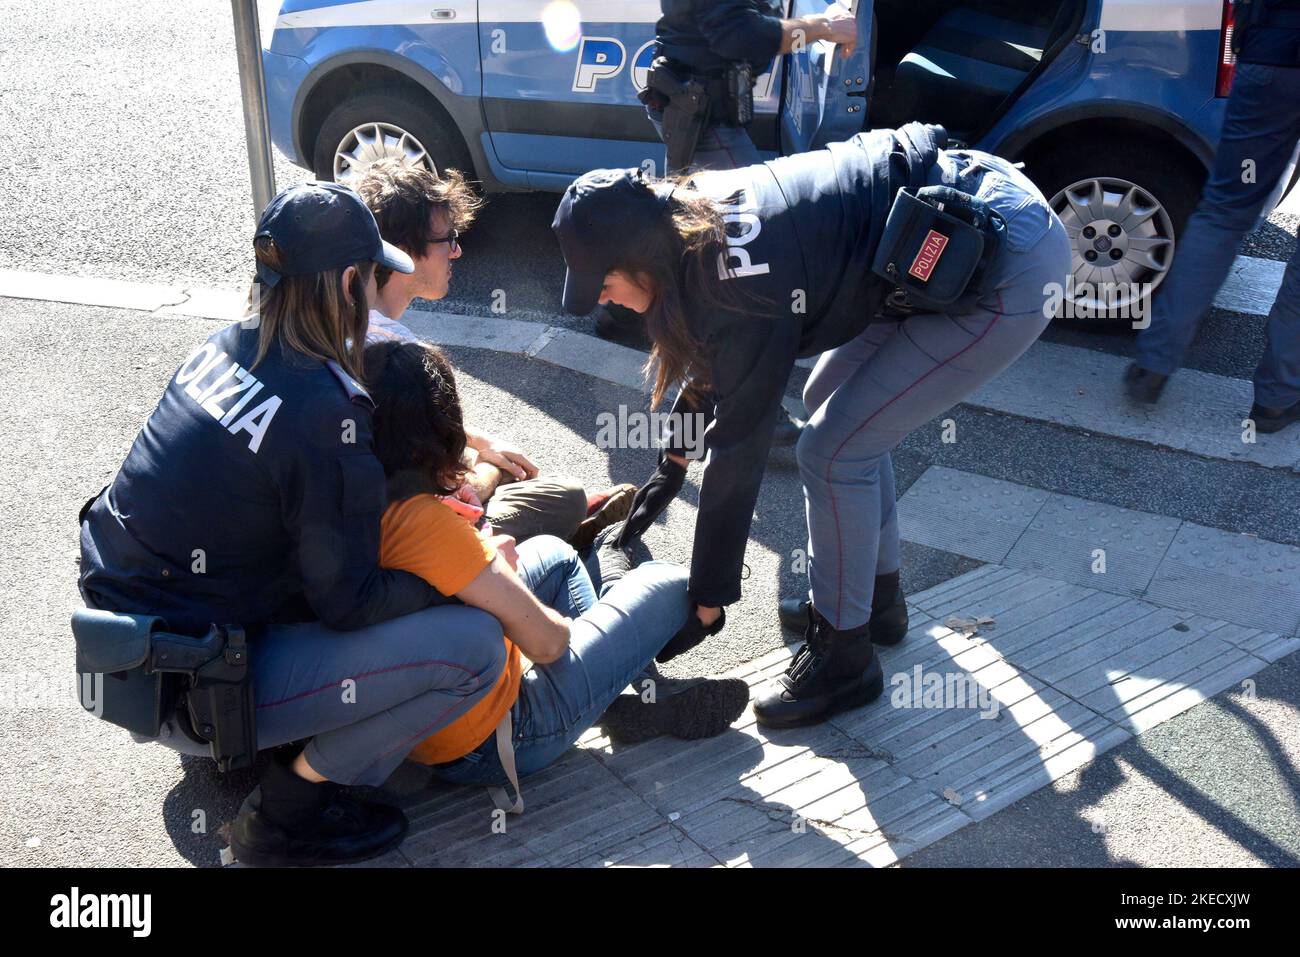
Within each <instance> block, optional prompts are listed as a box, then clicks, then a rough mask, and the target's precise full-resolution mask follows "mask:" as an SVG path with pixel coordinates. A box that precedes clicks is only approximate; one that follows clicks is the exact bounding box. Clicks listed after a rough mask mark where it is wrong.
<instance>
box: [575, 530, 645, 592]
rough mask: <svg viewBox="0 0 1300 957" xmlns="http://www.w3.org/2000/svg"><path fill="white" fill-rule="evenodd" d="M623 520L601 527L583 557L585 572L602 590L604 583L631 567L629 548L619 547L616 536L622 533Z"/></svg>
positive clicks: (625, 572)
mask: <svg viewBox="0 0 1300 957" xmlns="http://www.w3.org/2000/svg"><path fill="white" fill-rule="evenodd" d="M624 524H626V523H625V522H615V523H614V524H613V525H608V526H606V527H605V528H603V529H601V530H600V532H599V533H597V535H596V540H595V541H594V542H592V543H591V551H590V552H589V553H588V554H587V557H586V558H584V559H583V564H584V565H585V566H586V568H587V574H588V575H589V576H590V578H591V580H592V582H593V583H594V584H595V586H596V590H597V591H599V592H603V591H604V590H605V586H606V585H612V584H614V582H616V581H618V580H619V579H620V578H622V577H623V576H624V575H626V574H627V573H628V572H630V571H631V570H632V568H633V565H632V553H631V548H619V547H618V537H619V536H620V535H622V534H623V526H624Z"/></svg>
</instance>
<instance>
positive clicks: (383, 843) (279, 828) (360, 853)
mask: <svg viewBox="0 0 1300 957" xmlns="http://www.w3.org/2000/svg"><path fill="white" fill-rule="evenodd" d="M408 826H409V824H408V822H407V820H406V815H405V814H403V813H402V811H401V810H400V809H399V808H395V807H391V806H389V805H387V804H378V803H376V802H373V801H360V800H358V799H356V798H354V797H350V796H348V795H346V794H344V793H343V792H342V790H341V789H340V787H339V786H338V785H337V784H334V783H332V782H330V781H325V782H322V783H320V784H314V783H312V782H311V781H308V780H306V779H304V778H301V777H299V776H298V775H297V774H295V773H294V772H293V770H292V769H291V768H290V767H289V766H288V765H287V764H284V763H283V762H281V761H278V760H277V761H273V762H272V763H271V765H270V766H269V767H268V768H267V770H266V773H265V774H263V776H262V782H261V784H260V785H259V786H258V787H257V788H256V789H254V791H253V793H252V794H250V795H249V796H248V797H247V798H245V800H244V804H243V807H241V808H240V809H239V816H238V817H236V818H235V823H234V826H233V827H232V828H231V839H230V845H231V848H232V850H234V852H235V859H236V860H238V861H239V862H240V863H241V864H250V865H253V866H254V867H315V866H320V865H332V864H355V863H357V862H358V861H367V860H370V859H371V858H372V857H378V856H379V855H381V854H385V853H387V852H388V851H391V850H392V849H393V848H395V847H397V845H398V844H400V843H402V838H403V837H405V836H406V829H407V827H408Z"/></svg>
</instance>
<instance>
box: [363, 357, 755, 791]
mask: <svg viewBox="0 0 1300 957" xmlns="http://www.w3.org/2000/svg"><path fill="white" fill-rule="evenodd" d="M365 368H366V377H367V381H368V382H370V383H371V386H372V388H373V389H374V394H375V399H376V402H377V404H378V410H377V411H376V413H375V451H376V454H377V455H378V457H379V460H380V461H381V462H382V463H383V466H384V473H385V474H386V475H387V476H388V494H389V503H390V504H389V505H388V509H387V511H385V513H384V518H383V540H382V544H381V548H380V560H381V562H382V563H383V564H384V566H385V567H387V568H394V569H396V568H401V569H405V570H407V571H410V572H413V573H415V574H418V575H420V576H421V577H422V578H424V579H425V580H426V581H427V582H429V584H430V585H432V586H433V587H435V588H437V589H438V590H439V591H441V592H443V593H444V594H449V595H455V596H456V597H457V598H459V599H460V600H461V601H463V602H465V604H467V605H470V606H472V607H475V608H481V609H483V610H484V611H487V612H488V613H490V614H491V615H493V616H494V617H496V618H497V619H498V620H499V621H500V622H501V625H502V628H503V629H504V631H505V634H506V636H507V637H506V638H505V648H506V651H507V665H506V669H505V672H504V674H503V675H502V676H501V678H500V679H499V680H498V682H497V686H496V687H495V688H494V689H493V690H492V692H491V693H490V694H489V695H488V696H487V697H485V698H483V699H482V700H481V701H480V702H479V703H478V704H476V705H475V706H474V707H473V708H471V709H470V710H469V711H468V712H467V713H466V714H464V715H463V716H462V717H461V718H460V719H459V720H457V721H456V722H454V723H453V724H451V725H450V726H447V727H443V728H439V729H437V730H436V731H434V733H432V734H431V735H429V736H428V737H427V738H426V739H425V740H424V741H423V742H422V743H421V744H420V745H419V746H418V747H416V748H415V749H414V751H413V752H412V754H411V757H412V758H413V759H414V760H416V761H419V762H421V763H424V764H431V765H433V766H434V773H435V774H436V775H437V776H438V777H439V778H441V779H443V780H446V781H451V782H455V783H460V784H479V785H486V786H490V787H494V788H501V787H504V785H505V783H506V781H507V779H508V778H509V777H510V773H511V769H512V768H517V770H518V774H519V776H526V775H529V774H532V773H534V772H536V771H539V770H541V769H542V768H544V767H546V766H547V765H548V764H550V763H551V762H552V761H554V760H555V759H556V758H558V757H559V756H560V755H561V754H563V753H564V752H565V751H566V750H567V749H568V748H569V746H570V745H572V744H573V743H574V742H575V741H576V740H577V739H578V738H579V737H580V736H581V735H582V733H583V732H584V731H586V729H587V728H588V727H590V726H591V725H592V724H594V723H596V722H597V721H600V722H601V723H602V724H603V726H604V727H605V730H606V731H607V732H608V733H609V734H610V736H611V738H613V739H615V740H616V741H624V742H627V741H632V740H641V739H644V738H646V737H649V736H652V735H655V734H662V733H667V734H673V735H676V736H677V737H681V738H700V737H708V736H712V735H716V734H720V733H721V732H722V731H724V730H726V728H727V727H728V726H730V724H731V722H732V721H734V720H735V719H736V718H737V717H739V715H740V713H741V712H742V711H743V710H744V708H745V705H746V703H747V702H748V700H749V691H748V687H747V686H746V684H745V682H743V681H740V680H738V679H729V680H701V681H698V682H696V683H694V684H692V685H689V686H688V687H684V688H683V689H682V690H681V691H680V692H678V693H677V694H673V695H669V696H666V697H657V698H656V700H655V702H654V703H653V704H650V703H647V702H646V701H644V700H643V697H642V696H641V695H639V694H626V695H621V692H623V690H624V689H625V688H627V687H628V685H629V684H630V683H631V682H632V681H633V680H634V679H635V678H637V676H638V675H640V674H641V673H642V672H643V671H644V670H645V669H646V667H647V666H648V665H649V663H650V662H651V661H652V660H653V658H654V656H655V655H656V654H657V653H658V652H659V651H660V650H661V649H662V648H663V647H664V645H665V644H667V643H668V641H669V640H671V639H672V638H673V636H674V634H675V633H676V632H677V631H678V629H679V628H681V627H682V625H683V623H684V622H685V621H686V617H687V611H688V604H689V602H688V599H687V595H686V572H685V571H684V570H683V569H682V568H680V567H678V566H676V565H671V564H668V563H665V562H655V561H652V562H646V563H644V564H642V565H640V566H638V567H636V568H633V567H632V565H631V561H630V559H629V558H628V556H627V554H626V553H625V552H624V551H622V550H621V549H619V548H617V547H616V546H615V545H613V542H612V539H613V538H614V535H615V533H616V532H617V526H613V527H611V528H610V529H607V530H606V531H605V532H604V533H603V534H602V536H601V537H600V538H599V539H598V541H597V543H596V545H595V546H594V548H593V551H594V559H595V561H594V562H593V567H595V568H596V570H597V579H598V580H597V581H595V582H593V579H592V578H591V577H590V576H589V574H588V572H587V570H586V568H584V565H583V562H582V561H581V560H580V558H579V556H578V554H577V552H575V551H574V549H573V548H572V547H571V546H569V545H566V544H565V543H564V542H562V541H560V540H559V539H558V538H555V537H553V536H549V535H540V536H537V537H534V538H531V539H529V540H528V541H525V542H519V543H517V544H515V543H514V542H512V541H511V540H509V539H503V538H502V537H499V536H494V534H493V532H492V531H491V530H490V529H487V530H476V529H475V527H474V525H473V524H471V521H472V520H473V518H474V517H475V516H474V514H473V513H472V512H469V511H467V510H466V508H465V507H464V503H462V502H459V501H457V500H456V499H455V498H454V492H455V490H456V489H458V488H459V487H460V486H461V485H462V484H463V479H464V475H463V472H464V465H463V463H462V461H461V451H462V450H463V448H464V446H465V442H466V435H465V429H464V424H463V416H462V413H461V406H460V400H459V398H458V396H457V393H456V381H455V374H454V372H453V370H452V367H451V364H450V363H449V362H448V361H447V359H446V357H445V356H444V355H443V354H442V352H441V351H440V350H439V349H438V348H437V347H436V346H433V345H430V344H428V343H407V342H383V343H377V344H372V345H370V346H369V347H367V349H366V354H365ZM467 518H468V519H470V520H471V521H467ZM525 656H526V658H525ZM620 695H621V697H620ZM616 702H617V706H616V707H611V705H613V704H615V703H616ZM606 709H608V711H607V710H606ZM602 715H603V716H604V717H602ZM498 729H501V730H500V732H499V733H498ZM511 783H512V784H513V783H515V782H513V781H512V782H511ZM517 791H518V788H517V785H516V793H517ZM494 798H496V799H497V800H498V804H499V806H503V807H511V803H510V802H509V800H508V799H506V798H505V795H504V793H503V792H495V793H494ZM513 807H514V809H518V808H519V805H518V804H517V802H516V803H515V804H514V805H513Z"/></svg>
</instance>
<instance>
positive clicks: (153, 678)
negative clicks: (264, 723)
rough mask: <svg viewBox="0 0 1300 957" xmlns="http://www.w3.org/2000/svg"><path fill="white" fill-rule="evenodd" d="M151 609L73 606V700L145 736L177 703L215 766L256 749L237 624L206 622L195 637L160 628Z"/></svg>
mask: <svg viewBox="0 0 1300 957" xmlns="http://www.w3.org/2000/svg"><path fill="white" fill-rule="evenodd" d="M165 627H166V622H164V621H163V620H162V619H161V618H158V617H156V616H153V615H127V614H121V613H118V612H111V611H103V610H98V609H89V608H87V609H79V610H77V611H76V612H74V613H73V615H72V635H73V639H74V640H75V642H76V648H77V675H78V682H77V688H78V694H79V696H80V698H81V706H82V707H83V708H85V709H86V710H87V711H90V712H91V713H93V714H95V715H96V716H97V717H100V718H103V719H104V720H105V721H108V722H109V723H110V724H115V725H117V726H118V727H121V728H125V729H126V730H128V731H130V732H132V733H133V734H136V735H140V736H142V737H146V738H155V737H158V734H159V730H160V728H161V726H162V723H163V722H164V721H165V720H167V719H168V718H169V717H171V716H172V715H173V714H176V713H177V711H178V709H184V712H185V715H186V717H187V718H188V723H189V726H190V727H191V728H192V730H193V732H194V734H195V735H197V736H198V737H199V738H201V739H202V740H204V741H207V742H208V743H209V744H210V745H211V749H212V758H213V760H215V761H216V762H217V766H218V767H219V768H220V769H221V770H222V771H230V770H234V769H236V768H243V767H248V766H250V765H251V764H252V762H253V758H254V756H255V755H256V754H257V730H256V722H255V710H254V708H255V703H254V699H253V686H252V681H251V672H250V669H249V662H248V643H247V641H246V640H245V637H244V632H243V629H241V628H237V627H233V626H226V627H219V626H217V625H213V626H212V627H211V628H210V629H209V630H208V633H207V634H206V635H204V636H203V637H202V638H192V637H189V636H187V635H176V634H171V633H169V632H166V631H163V630H162V629H164V628H165Z"/></svg>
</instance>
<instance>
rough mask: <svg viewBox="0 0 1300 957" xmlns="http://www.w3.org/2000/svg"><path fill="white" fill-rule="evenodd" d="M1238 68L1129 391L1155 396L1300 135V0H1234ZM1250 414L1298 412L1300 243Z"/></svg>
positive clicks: (1275, 417)
mask: <svg viewBox="0 0 1300 957" xmlns="http://www.w3.org/2000/svg"><path fill="white" fill-rule="evenodd" d="M1235 6H1236V11H1237V15H1236V24H1237V27H1236V36H1235V38H1234V43H1233V48H1234V51H1235V52H1236V53H1237V61H1238V62H1237V73H1236V77H1235V78H1234V80H1233V83H1232V95H1231V98H1230V99H1229V100H1228V112H1227V116H1226V117H1225V119H1224V122H1223V134H1222V136H1221V137H1220V139H1219V150H1218V153H1217V154H1216V156H1215V160H1214V170H1213V172H1212V173H1211V174H1210V178H1209V180H1208V181H1207V182H1206V184H1205V190H1204V192H1203V193H1202V194H1201V202H1200V205H1199V206H1198V207H1197V208H1196V212H1195V214H1193V216H1192V218H1191V220H1190V221H1189V222H1188V224H1187V230H1186V233H1185V235H1184V237H1183V241H1182V245H1181V247H1180V248H1179V250H1178V254H1177V257H1176V259H1175V261H1174V266H1173V269H1172V270H1170V273H1169V277H1168V280H1167V281H1166V282H1165V287H1164V291H1163V294H1162V295H1161V297H1160V299H1159V301H1158V302H1157V303H1156V307H1155V310H1154V312H1153V315H1152V317H1151V327H1150V328H1149V329H1146V330H1145V331H1143V333H1142V334H1141V336H1140V337H1139V338H1138V347H1137V361H1136V362H1134V363H1133V364H1132V365H1131V366H1129V368H1128V371H1127V373H1126V374H1125V380H1124V381H1125V387H1126V389H1127V391H1128V394H1129V396H1130V397H1131V398H1133V399H1134V400H1137V401H1141V402H1156V401H1157V400H1158V399H1159V398H1160V393H1161V392H1162V391H1163V390H1164V387H1165V383H1166V381H1167V380H1168V379H1169V376H1171V375H1173V373H1174V372H1175V370H1177V368H1178V366H1179V364H1180V363H1181V361H1182V358H1183V354H1184V353H1185V352H1186V351H1187V347H1188V346H1189V345H1190V344H1191V341H1192V339H1193V338H1194V337H1195V335H1196V327H1197V325H1198V324H1199V323H1200V320H1201V317H1202V316H1204V315H1205V313H1206V311H1207V310H1208V309H1209V308H1210V304H1211V303H1212V301H1213V299H1214V294H1215V292H1216V291H1218V288H1219V287H1220V286H1221V285H1222V284H1223V280H1224V279H1225V278H1227V275H1228V270H1229V268H1231V266H1232V260H1233V255H1234V254H1235V252H1236V249H1237V245H1238V244H1239V243H1240V242H1241V238H1242V236H1244V235H1245V234H1246V233H1247V232H1248V231H1249V230H1250V229H1251V228H1252V227H1253V226H1254V225H1255V222H1256V221H1257V219H1258V218H1259V213H1260V210H1261V208H1262V207H1263V205H1264V203H1265V202H1266V201H1267V200H1268V198H1269V196H1270V195H1271V194H1272V192H1273V189H1274V187H1275V186H1276V185H1277V182H1278V180H1279V178H1280V177H1281V176H1282V174H1283V172H1284V171H1285V170H1286V166H1287V162H1288V161H1289V160H1290V159H1291V157H1292V155H1293V152H1294V150H1295V147H1296V142H1297V141H1298V140H1300V0H1237V3H1236V5H1235ZM1250 417H1251V418H1252V419H1253V420H1254V421H1255V427H1256V428H1257V429H1258V430H1259V431H1260V432H1277V431H1278V430H1280V429H1283V428H1286V426H1288V425H1290V424H1291V423H1293V422H1297V421H1300V249H1297V251H1296V252H1295V253H1294V254H1293V255H1292V256H1291V262H1290V264H1289V265H1288V266H1287V269H1286V273H1285V274H1284V276H1283V278H1282V287H1281V289H1280V290H1279V292H1278V296H1277V299H1276V300H1275V301H1274V303H1273V308H1272V310H1271V311H1270V313H1269V317H1268V328H1267V341H1266V343H1265V346H1264V355H1263V358H1261V359H1260V362H1259V367H1258V368H1257V369H1256V370H1255V403H1254V406H1253V407H1252V408H1251V410H1250Z"/></svg>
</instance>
